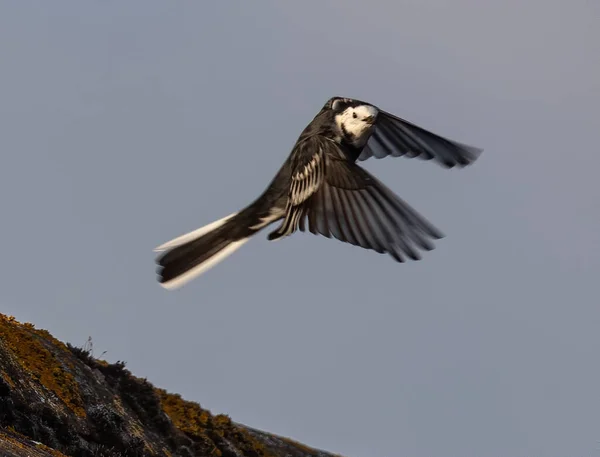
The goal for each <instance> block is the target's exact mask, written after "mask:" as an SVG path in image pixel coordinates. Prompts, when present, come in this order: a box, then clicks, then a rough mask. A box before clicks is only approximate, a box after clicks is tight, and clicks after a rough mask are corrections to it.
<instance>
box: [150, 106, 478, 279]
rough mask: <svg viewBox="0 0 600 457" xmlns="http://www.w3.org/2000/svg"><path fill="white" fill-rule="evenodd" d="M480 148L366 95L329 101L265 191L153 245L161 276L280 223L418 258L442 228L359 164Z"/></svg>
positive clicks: (447, 156)
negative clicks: (395, 112) (396, 112)
mask: <svg viewBox="0 0 600 457" xmlns="http://www.w3.org/2000/svg"><path fill="white" fill-rule="evenodd" d="M482 151H483V149H480V148H476V147H473V146H468V145H466V144H461V143H458V142H456V141H452V140H449V139H446V138H443V137H441V136H439V135H437V134H435V133H432V132H430V131H427V130H425V129H423V128H421V127H419V126H417V125H415V124H413V123H411V122H409V121H407V120H404V119H401V118H399V117H397V116H395V115H393V114H391V113H389V112H386V111H383V110H381V109H379V108H378V107H376V106H375V105H372V104H370V103H366V102H363V101H360V100H356V99H352V98H345V97H333V98H331V99H329V100H328V101H327V102H326V103H325V105H323V107H322V108H321V110H320V111H319V112H318V113H317V115H316V116H315V117H314V118H313V120H312V121H311V122H310V123H309V124H308V125H307V126H306V128H305V129H304V131H303V132H302V133H301V134H300V136H299V138H298V140H297V142H296V144H295V145H294V147H293V149H292V151H291V153H290V155H289V156H288V158H287V160H286V161H285V162H284V163H283V165H282V166H281V168H280V169H279V171H278V172H277V174H276V175H275V177H274V178H273V180H272V181H271V183H270V184H269V185H268V186H267V188H266V189H265V191H264V192H263V193H262V194H261V195H260V196H259V197H258V198H257V199H256V200H254V201H253V202H252V203H250V204H249V205H248V206H247V207H245V208H244V209H242V210H240V211H238V212H235V213H232V214H230V215H228V216H226V217H224V218H222V219H220V220H218V221H216V222H213V223H211V224H208V225H206V226H204V227H201V228H199V229H197V230H194V231H192V232H190V233H187V234H185V235H181V236H179V237H177V238H175V239H173V240H171V241H168V242H167V243H164V244H163V245H161V246H159V247H157V248H156V249H155V252H162V254H161V255H160V256H158V257H157V259H156V263H157V264H158V269H157V273H158V281H159V283H160V284H161V285H162V286H163V287H165V288H166V289H175V288H177V287H180V286H182V285H183V284H185V283H187V282H188V281H190V280H192V279H194V278H195V277H197V276H199V275H200V274H201V273H203V272H205V271H206V270H208V269H209V268H211V267H213V266H214V265H215V264H217V263H218V262H220V261H221V260H223V259H224V258H225V257H227V256H228V255H230V254H231V253H233V252H234V251H235V250H237V249H238V248H239V247H241V246H242V245H243V244H244V243H246V242H247V241H248V240H249V239H250V238H251V237H252V236H253V235H255V234H257V233H258V232H260V231H261V230H262V229H264V228H265V227H267V226H268V225H271V224H274V223H276V222H279V224H278V226H277V227H276V228H275V229H274V230H273V231H271V232H270V233H269V234H268V236H267V238H268V239H269V240H279V239H282V238H284V237H287V236H290V235H292V234H293V233H294V232H296V231H297V230H300V231H302V232H305V231H306V230H308V231H310V232H311V233H313V234H315V235H322V236H325V237H327V238H331V237H333V238H336V239H338V240H340V241H342V242H346V243H350V244H352V245H355V246H360V247H362V248H365V249H370V250H373V251H375V252H378V253H386V254H389V255H390V256H391V257H392V258H393V259H394V260H396V261H397V262H404V261H405V260H406V259H412V260H419V259H420V258H421V254H420V251H430V250H432V249H433V248H434V245H433V242H432V240H437V239H440V238H442V237H443V236H444V235H443V234H442V233H441V232H440V231H439V230H438V229H437V228H436V227H435V226H433V225H432V224H431V223H429V222H428V221H427V220H426V219H425V218H424V217H423V216H421V215H420V214H418V213H417V212H416V211H415V210H414V209H413V208H412V207H411V206H409V205H408V204H407V203H406V202H405V201H404V200H402V199H401V198H400V197H398V196H397V195H395V194H394V193H393V192H392V191H391V190H390V189H389V188H388V187H387V186H385V185H384V184H383V183H382V182H380V181H379V180H378V179H377V178H375V177H374V176H373V175H372V174H370V173H369V172H368V171H366V170H365V169H363V168H362V167H360V166H359V165H358V164H357V162H358V161H364V160H367V159H369V158H370V157H375V158H378V159H379V158H384V157H387V156H391V157H400V156H404V157H408V158H413V157H417V158H419V159H424V160H432V161H434V162H436V163H438V164H439V165H441V166H443V167H445V168H453V167H459V168H460V167H465V166H467V165H469V164H471V163H473V162H474V161H475V160H476V159H477V158H478V157H479V155H480V154H481V152H482Z"/></svg>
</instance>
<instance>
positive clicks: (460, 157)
mask: <svg viewBox="0 0 600 457" xmlns="http://www.w3.org/2000/svg"><path fill="white" fill-rule="evenodd" d="M482 151H483V149H480V148H476V147H473V146H468V145H466V144H461V143H458V142H456V141H452V140H449V139H447V138H443V137H441V136H439V135H436V134H435V133H432V132H429V131H427V130H425V129H423V128H421V127H419V126H418V125H415V124H412V123H410V122H408V121H406V120H404V119H400V118H399V117H397V116H394V115H393V114H390V113H388V112H385V111H382V110H380V111H379V114H378V115H377V121H376V122H375V131H374V132H373V134H372V135H371V137H370V138H369V141H368V142H367V144H366V145H365V147H364V148H363V150H362V152H361V154H360V155H359V157H358V160H361V161H362V160H367V159H368V158H370V157H375V158H377V159H381V158H383V157H386V156H392V157H400V156H406V157H409V158H413V157H418V158H420V159H423V160H431V159H433V160H434V161H436V162H438V163H439V164H440V165H442V166H444V167H446V168H452V167H455V166H456V167H464V166H466V165H469V164H471V163H473V162H474V161H475V160H476V159H477V157H479V155H480V154H481V152H482Z"/></svg>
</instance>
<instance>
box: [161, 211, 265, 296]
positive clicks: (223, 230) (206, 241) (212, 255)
mask: <svg viewBox="0 0 600 457" xmlns="http://www.w3.org/2000/svg"><path fill="white" fill-rule="evenodd" d="M265 225H267V224H266V223H264V221H263V220H261V218H260V217H259V215H258V214H257V212H256V211H255V210H254V209H253V208H252V207H248V208H246V209H244V210H242V211H240V212H238V213H233V214H230V215H229V216H227V217H224V218H223V219H219V220H218V221H215V222H213V223H211V224H208V225H205V226H204V227H201V228H199V229H197V230H194V231H193V232H189V233H186V234H185V235H181V236H179V237H177V238H174V239H173V240H171V241H168V242H166V243H164V244H162V245H161V246H158V247H157V248H155V249H154V251H156V252H164V251H166V252H164V253H163V254H162V255H160V256H159V257H158V258H157V259H156V263H157V264H158V265H159V268H158V270H157V272H158V275H159V278H158V281H159V282H160V284H161V285H162V286H163V287H164V288H166V289H176V288H178V287H180V286H182V285H184V284H185V283H187V282H188V281H191V280H192V279H194V278H196V277H197V276H199V275H201V274H202V273H204V272H205V271H206V270H208V269H209V268H212V267H213V266H215V265H216V264H217V263H219V262H220V261H221V260H223V259H224V258H225V257H227V256H229V255H230V254H232V253H233V252H234V251H236V250H237V249H239V248H240V247H241V246H242V245H243V244H244V243H246V242H247V241H248V240H249V239H250V238H251V237H252V235H254V234H256V233H258V232H259V231H260V230H261V229H262V228H263V227H264V226H265Z"/></svg>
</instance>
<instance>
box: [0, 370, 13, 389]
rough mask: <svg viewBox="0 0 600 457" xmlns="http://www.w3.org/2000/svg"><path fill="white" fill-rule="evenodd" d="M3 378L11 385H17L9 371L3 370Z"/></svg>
mask: <svg viewBox="0 0 600 457" xmlns="http://www.w3.org/2000/svg"><path fill="white" fill-rule="evenodd" d="M2 379H4V381H6V383H7V384H8V385H9V386H10V387H13V388H14V387H15V382H14V381H13V380H12V378H11V377H10V376H9V375H8V373H7V372H6V371H4V370H3V371H2Z"/></svg>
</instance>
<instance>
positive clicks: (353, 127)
mask: <svg viewBox="0 0 600 457" xmlns="http://www.w3.org/2000/svg"><path fill="white" fill-rule="evenodd" d="M326 107H328V109H330V110H331V112H332V115H333V122H334V127H335V130H336V132H337V133H338V134H339V135H340V137H341V139H342V140H343V141H345V142H346V143H349V144H351V145H352V146H354V147H357V148H360V147H363V146H364V145H365V143H366V142H367V140H368V139H369V137H370V136H371V134H372V133H373V130H374V129H375V120H376V119H377V114H378V112H379V111H378V110H377V108H375V107H374V106H373V105H370V104H368V103H365V102H361V101H360V100H354V99H351V98H342V97H334V98H332V99H330V100H329V101H328V102H327V104H326Z"/></svg>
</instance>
